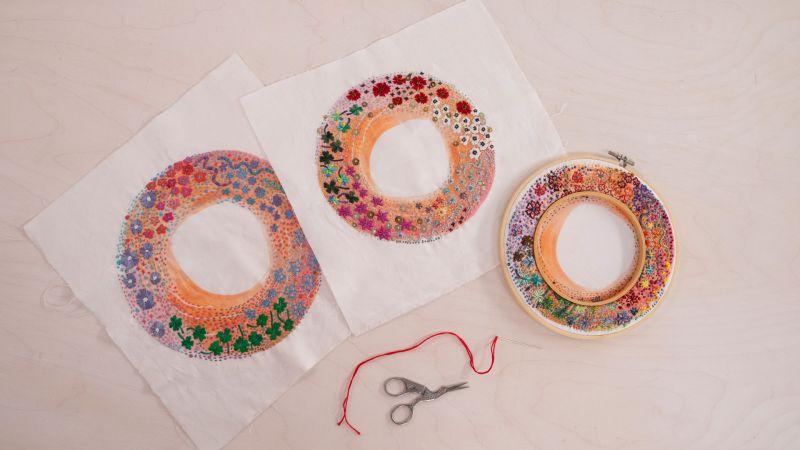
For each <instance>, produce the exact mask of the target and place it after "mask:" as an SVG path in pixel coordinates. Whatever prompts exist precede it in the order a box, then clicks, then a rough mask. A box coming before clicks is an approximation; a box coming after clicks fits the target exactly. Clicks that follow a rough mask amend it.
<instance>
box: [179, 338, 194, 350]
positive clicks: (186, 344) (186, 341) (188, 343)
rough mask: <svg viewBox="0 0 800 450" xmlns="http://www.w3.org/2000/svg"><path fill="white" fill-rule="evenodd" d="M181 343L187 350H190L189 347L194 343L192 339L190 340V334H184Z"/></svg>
mask: <svg viewBox="0 0 800 450" xmlns="http://www.w3.org/2000/svg"><path fill="white" fill-rule="evenodd" d="M181 345H182V346H184V347H186V349H187V350H191V349H192V346H193V345H194V341H193V340H192V337H191V336H186V337H185V338H183V340H182V341H181Z"/></svg>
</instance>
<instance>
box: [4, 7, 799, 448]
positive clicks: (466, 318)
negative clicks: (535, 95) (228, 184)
mask: <svg viewBox="0 0 800 450" xmlns="http://www.w3.org/2000/svg"><path fill="white" fill-rule="evenodd" d="M451 3H452V2H450V1H446V0H445V1H433V2H424V1H417V0H414V1H400V0H394V1H369V2H356V1H342V0H340V1H337V2H328V1H297V2H284V1H275V2H260V1H255V0H252V1H247V0H229V1H216V0H215V1H212V0H204V1H189V0H181V1H177V0H173V1H163V0H139V1H104V2H101V1H96V2H90V1H63V0H57V1H42V0H16V1H15V0H4V1H2V2H0V99H1V100H2V101H0V192H2V194H0V218H2V221H1V222H0V255H2V257H0V289H2V293H0V302H1V303H0V305H2V311H1V312H2V314H0V446H2V447H4V448H189V447H191V443H190V442H189V441H188V439H187V438H186V436H185V435H184V434H183V433H182V432H181V431H180V430H179V429H178V427H177V426H176V425H175V423H174V422H173V420H172V419H171V418H170V416H169V415H168V414H167V412H166V411H165V410H164V408H163V407H162V406H161V404H160V402H159V400H158V399H157V398H156V397H155V396H154V395H153V394H152V392H150V391H149V389H148V387H147V386H146V385H145V384H144V382H143V381H142V379H141V378H140V377H139V376H138V374H137V373H136V371H135V369H134V368H133V367H132V366H131V365H130V364H129V363H128V362H127V360H126V359H125V357H124V356H123V355H122V353H121V352H120V351H119V350H118V349H117V348H116V347H115V346H114V345H113V344H112V343H111V342H110V341H109V339H108V338H107V336H106V334H105V332H104V331H103V328H102V327H101V326H100V324H99V323H98V322H97V321H96V320H95V318H94V317H93V316H92V315H91V314H90V313H89V312H88V311H87V310H86V309H85V308H84V307H82V306H81V305H80V303H78V302H76V301H71V300H70V298H71V294H70V292H69V290H68V289H66V288H63V287H60V284H61V283H62V282H61V281H60V279H59V277H58V275H57V274H56V273H55V272H54V271H53V270H52V269H51V268H50V267H49V265H48V264H47V263H46V262H45V261H44V259H43V257H42V255H41V254H39V252H38V251H37V250H36V249H35V248H34V246H33V245H32V244H31V243H30V242H29V241H28V240H27V239H26V237H25V235H24V233H23V232H22V230H21V227H22V225H24V224H25V223H26V222H27V221H28V220H30V219H31V218H32V217H34V216H35V215H36V214H37V213H38V212H39V211H41V210H42V209H43V208H44V207H45V206H46V205H48V204H49V203H50V202H52V201H53V200H55V199H56V198H57V197H58V195H59V194H61V193H62V192H64V191H65V190H67V189H68V188H69V187H70V186H71V185H72V184H73V183H75V182H76V181H77V180H79V179H80V178H81V177H82V176H83V175H84V174H86V173H87V172H88V171H90V170H91V169H92V167H93V166H94V165H96V164H97V163H98V162H99V161H101V160H102V159H103V158H104V157H106V156H107V155H108V154H109V153H111V152H112V151H113V150H114V149H115V148H116V147H118V146H119V145H121V144H122V143H124V142H125V141H126V140H127V139H129V138H130V137H131V136H132V135H133V134H134V133H135V132H136V131H137V130H138V129H139V128H140V127H141V126H142V125H144V124H145V123H147V121H148V120H149V119H150V118H152V117H153V116H154V115H155V114H157V113H158V112H159V111H161V110H163V109H164V108H166V107H168V106H169V105H170V104H171V103H172V102H173V101H175V100H176V99H177V98H178V97H179V96H180V95H181V93H183V92H184V91H185V90H186V89H187V88H189V87H190V86H191V85H192V84H194V83H195V82H197V81H198V80H200V79H201V78H202V77H203V76H204V74H205V73H207V72H208V71H209V70H211V69H212V68H213V67H215V66H216V65H217V64H218V63H220V62H221V61H223V60H224V59H225V58H226V57H227V56H228V55H229V54H231V53H233V52H237V51H238V52H239V53H240V54H241V55H242V57H243V58H244V59H245V60H246V61H247V62H248V63H249V64H250V65H251V67H252V68H253V70H254V71H255V72H256V74H257V75H258V76H259V77H260V78H261V79H262V81H263V82H264V83H270V82H273V81H276V80H279V79H282V78H285V77H287V76H290V75H292V74H295V73H298V72H301V71H303V70H307V69H309V68H312V67H315V66H317V65H320V64H322V63H325V62H328V61H331V60H334V59H336V58H339V57H341V56H344V55H346V54H348V53H350V52H352V51H355V50H357V49H359V48H362V47H363V46H365V45H367V44H369V43H370V42H372V41H374V40H375V39H378V38H380V37H383V36H386V35H388V34H391V33H392V32H395V31H397V30H399V29H401V28H402V27H404V26H407V25H409V24H411V23H413V22H415V21H417V20H420V19H422V18H424V17H427V16H429V15H431V14H433V13H435V12H438V11H440V10H442V9H444V8H445V7H447V6H448V5H449V4H451ZM487 7H488V9H489V11H490V13H491V14H492V16H493V17H494V19H495V20H496V22H497V23H498V25H499V27H500V29H501V30H502V32H503V33H504V35H505V37H506V38H507V40H508V41H509V43H510V45H511V47H512V49H513V51H514V54H515V55H516V57H517V59H518V61H519V64H520V65H521V66H522V68H523V70H524V71H525V73H526V75H527V76H528V78H529V80H530V81H531V83H533V85H534V87H535V88H536V89H537V90H538V91H539V94H540V95H541V97H542V100H543V102H544V104H545V106H546V108H547V110H548V111H549V112H550V113H551V114H552V116H553V120H554V122H555V124H556V127H557V129H558V131H559V133H560V134H561V136H562V138H563V140H564V143H565V145H566V146H567V148H569V149H571V150H575V151H590V152H597V151H601V150H603V149H605V148H609V147H613V148H615V149H618V150H620V151H623V152H625V153H628V154H629V155H631V156H632V157H633V158H635V159H636V160H637V169H638V170H639V171H640V172H641V173H642V174H643V175H645V176H646V178H647V179H648V180H649V181H650V182H651V183H652V184H653V185H654V186H655V187H656V188H657V189H658V190H659V191H660V192H661V194H662V195H663V196H664V197H665V198H666V199H667V201H668V203H669V206H670V207H671V212H672V215H673V218H674V221H675V223H676V225H677V229H678V230H677V231H678V239H679V245H680V254H679V258H680V260H679V269H678V274H677V277H676V279H675V284H674V286H673V288H672V290H671V293H670V295H669V297H668V298H667V301H666V303H665V305H664V307H663V308H662V309H661V310H660V311H659V312H658V314H657V315H656V316H655V317H654V318H653V319H652V320H650V321H649V322H648V323H646V324H645V325H643V326H642V327H639V328H637V329H636V330H633V331H631V332H630V333H628V334H624V335H622V336H618V337H616V338H613V339H608V340H602V341H592V342H582V341H576V340H571V339H568V338H565V337H562V336H559V335H557V334H555V333H552V332H550V331H547V330H546V329H544V328H543V327H542V326H541V325H539V324H537V323H536V322H534V321H533V320H531V319H530V318H528V317H527V316H526V315H525V314H524V313H522V312H521V311H520V310H519V308H518V306H517V305H516V303H515V302H514V300H513V299H512V298H511V296H510V294H509V292H508V291H507V290H506V287H505V286H504V282H503V277H502V275H501V273H500V271H499V269H498V270H495V271H492V272H490V273H489V274H487V275H485V276H484V277H482V278H480V279H479V280H477V281H475V282H473V283H471V284H469V285H467V286H465V287H463V288H461V289H459V290H458V291H456V292H453V293H452V294H450V295H447V296H446V297H444V298H442V299H439V300H437V301H435V302H433V303H431V304H430V305H428V306H426V307H423V308H420V309H418V310H416V311H414V312H413V313H411V314H408V315H407V316H404V317H402V318H400V319H398V320H395V321H393V322H391V323H390V324H388V325H385V326H383V327H381V328H379V329H377V330H375V331H373V332H370V333H368V334H366V335H364V336H361V337H359V338H356V339H353V340H352V341H349V342H346V343H344V344H343V345H341V346H340V347H339V348H337V349H336V350H335V351H334V352H333V353H332V354H330V355H329V356H328V357H327V358H326V359H324V360H323V361H322V362H320V363H319V364H318V365H317V367H316V368H315V369H314V370H312V371H310V372H309V373H308V374H307V375H306V376H305V377H304V378H303V379H302V380H301V381H300V382H299V383H298V384H297V385H296V386H294V387H293V388H292V389H291V390H290V391H288V392H287V393H286V394H285V395H284V396H283V397H281V398H280V399H279V400H278V401H277V402H276V403H275V404H274V405H273V406H272V407H271V408H269V409H267V410H266V411H265V412H264V414H263V415H262V416H261V417H259V418H258V419H257V420H256V421H255V422H254V423H253V424H252V425H251V426H250V427H249V428H248V429H246V430H245V431H243V432H242V434H240V435H239V436H238V437H237V438H236V439H235V440H234V441H233V442H232V443H231V445H230V446H229V447H230V448H236V449H238V448H255V447H258V448H443V447H449V448H458V449H470V448H548V449H549V448H632V449H642V448H723V449H731V448H786V449H791V448H800V376H798V373H800V345H799V344H800V295H798V288H797V285H798V282H799V281H800V238H798V232H799V230H800V177H798V174H800V151H799V150H798V142H800V4H799V3H798V2H795V1H784V2H780V1H769V2H763V1H751V2H742V1H726V2H722V1H720V2H695V1H679V2H657V1H652V2H637V1H603V2H576V1H570V0H567V1H558V2H538V1H520V2H517V1H507V2H506V1H489V2H487ZM469 32H470V30H464V33H469ZM449 38H452V39H457V38H458V37H457V36H452V37H449ZM476 57H479V55H476ZM48 288H49V289H48ZM45 291H46V292H45ZM439 329H453V330H456V331H459V332H461V333H463V334H464V335H465V336H466V337H467V338H468V339H469V340H470V342H472V343H474V344H475V345H477V346H479V348H480V349H481V350H482V352H481V356H479V358H480V359H481V362H484V363H485V362H486V358H485V353H484V352H483V350H485V349H486V343H487V342H488V339H489V337H490V336H491V335H492V334H494V333H499V334H500V335H501V336H503V337H504V339H503V340H501V341H500V344H499V345H498V361H497V366H496V368H495V371H494V372H492V374H491V375H487V376H483V377H477V376H474V375H471V374H470V373H469V371H468V369H466V367H465V364H464V357H463V355H462V354H461V353H460V350H459V349H458V347H457V344H455V343H454V342H445V341H442V342H438V343H433V344H431V345H430V346H429V347H427V348H426V349H425V350H424V351H421V352H418V353H416V354H410V355H404V356H400V357H397V358H395V359H394V360H391V361H386V362H384V363H380V364H376V365H375V366H374V367H371V368H369V369H366V370H365V371H364V372H363V377H362V378H361V380H360V381H359V382H358V383H357V384H356V385H355V388H354V392H353V399H352V403H351V404H352V408H353V409H352V413H351V414H352V420H353V421H354V422H355V423H357V424H358V425H360V426H361V428H362V431H364V435H363V436H362V437H355V436H354V435H352V434H351V433H350V432H348V431H347V430H345V429H343V428H338V427H335V426H334V421H335V418H336V416H337V414H338V403H339V401H340V394H341V392H342V385H343V383H344V380H345V378H346V376H347V374H348V372H349V370H350V368H351V367H352V365H353V364H354V363H355V362H356V361H357V360H360V359H362V358H363V357H364V356H365V355H368V354H372V353H375V352H379V351H383V350H386V349H388V348H393V347H397V346H398V345H402V344H406V343H411V342H413V341H414V340H415V339H417V338H418V337H420V336H422V335H424V334H427V333H429V332H431V331H434V330H439ZM396 374H403V375H406V376H408V377H410V378H419V379H420V380H425V381H430V383H431V384H436V383H438V382H440V381H451V380H454V379H456V380H460V379H468V380H470V384H471V386H472V387H471V388H470V389H469V390H467V391H461V392H459V393H458V394H452V395H451V396H448V398H444V399H442V400H440V401H437V402H435V403H431V404H426V405H423V406H421V407H420V409H419V410H418V411H417V416H416V417H415V420H414V421H413V422H412V423H410V424H408V425H406V426H404V427H395V426H392V425H390V424H388V422H387V419H386V412H387V411H388V408H389V407H390V406H391V405H392V404H393V399H389V398H387V397H386V396H385V395H383V394H382V393H381V392H380V390H379V389H380V382H381V381H382V380H383V379H384V378H385V377H386V376H388V375H396Z"/></svg>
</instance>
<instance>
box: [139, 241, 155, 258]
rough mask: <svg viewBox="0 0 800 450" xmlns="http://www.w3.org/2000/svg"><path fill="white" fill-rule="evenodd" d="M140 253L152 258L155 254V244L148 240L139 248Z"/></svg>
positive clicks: (144, 256)
mask: <svg viewBox="0 0 800 450" xmlns="http://www.w3.org/2000/svg"><path fill="white" fill-rule="evenodd" d="M139 253H140V254H141V255H142V258H144V259H150V257H151V256H153V244H151V243H149V242H147V243H145V244H144V245H142V248H141V249H140V250H139Z"/></svg>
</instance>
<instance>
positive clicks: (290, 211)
mask: <svg viewBox="0 0 800 450" xmlns="http://www.w3.org/2000/svg"><path fill="white" fill-rule="evenodd" d="M283 215H284V216H286V218H287V219H291V218H292V217H294V213H293V212H292V210H291V209H287V210H286V211H284V213H283Z"/></svg>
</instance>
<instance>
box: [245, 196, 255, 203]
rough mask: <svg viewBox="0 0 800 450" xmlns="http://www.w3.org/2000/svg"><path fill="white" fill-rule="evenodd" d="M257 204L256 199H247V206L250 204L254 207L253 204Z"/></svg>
mask: <svg viewBox="0 0 800 450" xmlns="http://www.w3.org/2000/svg"><path fill="white" fill-rule="evenodd" d="M255 202H256V199H254V198H252V197H250V198H248V199H247V204H248V205H252V204H253V203H255Z"/></svg>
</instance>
